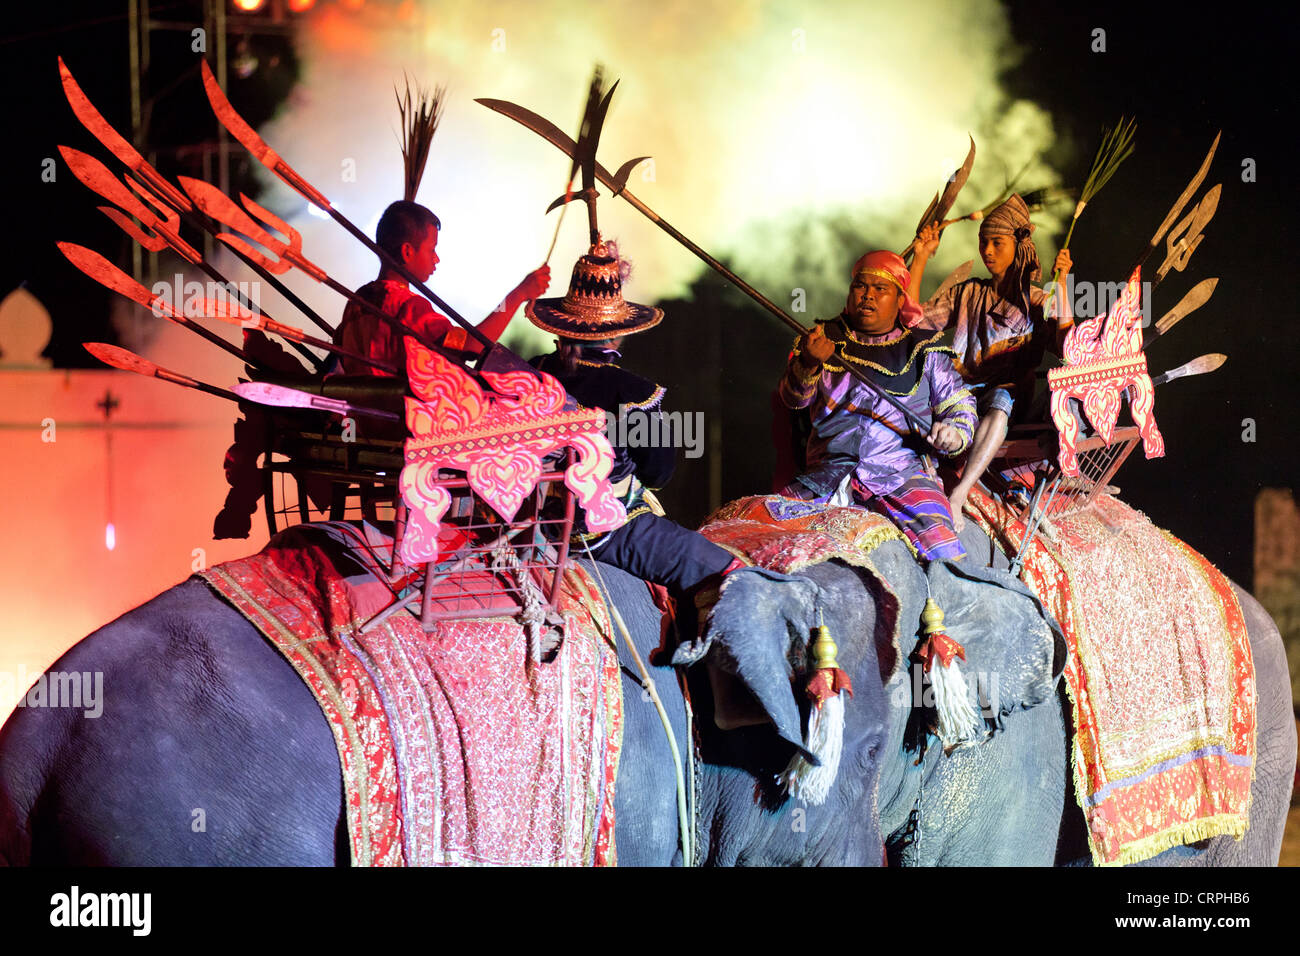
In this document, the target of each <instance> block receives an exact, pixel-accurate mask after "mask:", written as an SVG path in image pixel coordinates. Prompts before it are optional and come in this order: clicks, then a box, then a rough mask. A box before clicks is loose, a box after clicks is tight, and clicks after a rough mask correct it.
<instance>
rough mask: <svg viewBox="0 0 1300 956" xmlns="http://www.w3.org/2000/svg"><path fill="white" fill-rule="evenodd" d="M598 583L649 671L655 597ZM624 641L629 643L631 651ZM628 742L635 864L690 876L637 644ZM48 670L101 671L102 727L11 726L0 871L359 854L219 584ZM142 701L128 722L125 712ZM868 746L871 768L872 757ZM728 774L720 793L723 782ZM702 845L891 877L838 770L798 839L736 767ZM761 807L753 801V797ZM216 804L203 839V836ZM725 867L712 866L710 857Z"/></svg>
mask: <svg viewBox="0 0 1300 956" xmlns="http://www.w3.org/2000/svg"><path fill="white" fill-rule="evenodd" d="M600 572H601V578H602V579H603V581H604V582H605V584H606V585H607V587H608V589H609V595H610V597H611V599H612V600H613V602H614V603H615V606H616V607H617V608H618V609H619V612H620V614H621V616H622V618H623V619H624V621H625V622H626V624H627V627H628V629H629V632H630V634H631V635H633V637H634V640H635V641H636V644H637V647H638V651H639V653H640V655H641V656H642V658H643V659H645V658H647V657H650V656H652V655H653V654H654V652H655V651H656V648H657V647H658V645H659V643H660V640H661V629H660V611H659V609H658V607H657V606H656V605H655V604H654V603H653V601H652V600H651V596H650V593H649V591H648V589H647V588H646V586H645V584H644V582H642V581H640V580H639V579H637V578H633V577H631V576H630V575H627V574H625V573H623V572H622V571H619V570H618V569H616V568H613V567H611V566H608V565H605V566H602V567H601V569H600ZM620 643H621V642H620ZM620 663H621V665H622V671H623V673H624V675H625V678H624V697H625V702H626V703H625V709H624V721H625V723H624V744H623V752H622V757H621V760H620V772H619V777H618V784H617V789H616V794H615V821H616V822H615V841H616V845H617V848H618V860H619V863H620V864H622V865H645V866H648V865H656V866H666V865H673V864H681V863H682V862H683V860H682V851H681V848H680V846H679V834H678V811H677V792H676V787H675V782H674V774H673V770H672V763H671V753H670V749H669V745H668V740H667V735H666V733H665V731H664V728H663V726H662V724H661V722H660V719H659V717H658V714H657V712H656V710H655V708H654V707H653V706H652V705H651V704H650V703H649V702H648V701H647V699H646V698H645V697H644V696H643V695H642V688H641V686H640V685H639V683H638V682H637V679H636V678H634V677H632V676H627V675H634V674H635V673H636V672H635V670H634V668H633V661H632V658H631V656H630V655H629V652H628V650H627V648H626V647H620ZM876 666H877V665H876V662H875V660H874V658H873V657H870V656H867V657H864V658H863V659H862V661H861V662H860V670H861V673H856V672H855V673H854V674H853V678H854V680H855V682H856V683H857V684H858V685H859V686H860V688H861V690H860V691H859V693H858V694H857V696H855V698H854V700H853V703H852V705H851V707H850V714H849V721H848V723H849V728H850V730H849V733H848V734H846V748H845V749H846V759H847V760H848V761H850V762H852V763H854V764H856V765H861V766H864V767H872V766H874V764H875V760H874V748H875V746H876V744H877V741H878V740H879V739H880V726H879V721H877V722H875V723H872V722H871V721H869V720H867V719H866V715H868V714H876V715H878V716H881V715H883V713H884V704H883V688H882V687H881V686H880V683H879V680H878V679H876V680H875V686H874V687H873V686H872V680H871V679H869V678H870V677H871V676H872V674H873V672H874V671H875V669H876ZM50 670H51V672H58V673H68V672H100V673H102V674H103V687H104V706H103V713H102V715H100V716H99V717H98V718H96V719H87V718H85V717H84V716H83V713H82V711H81V710H77V709H72V708H53V707H51V708H41V707H26V708H21V709H19V710H16V711H15V712H14V714H13V715H12V716H11V717H10V719H9V720H8V722H7V723H6V724H5V726H4V727H3V729H0V862H3V863H6V864H10V865H72V866H81V865H114V866H116V865H196V866H204V865H224V864H239V865H301V866H329V865H335V864H340V865H343V864H347V863H348V862H349V861H350V848H349V841H348V836H347V826H346V811H345V808H344V794H343V783H342V775H341V772H340V768H339V757H338V751H337V749H336V746H335V742H334V738H333V736H332V733H331V731H330V728H329V725H328V724H327V722H326V720H325V718H324V715H323V714H322V712H321V710H320V707H319V705H318V704H317V702H316V699H315V698H314V697H313V695H312V693H311V692H310V690H309V689H308V688H307V686H306V685H305V684H304V683H303V682H302V680H301V679H300V678H299V676H298V674H297V673H296V672H295V671H294V670H293V668H292V666H291V665H290V664H289V663H288V662H287V661H286V660H285V659H284V658H283V657H282V656H281V655H280V653H279V652H278V651H277V650H275V649H274V648H273V647H272V646H271V645H270V644H269V643H268V642H267V641H266V639H265V638H264V637H263V636H262V634H261V633H260V632H259V631H258V630H257V629H256V628H255V627H254V626H253V625H252V624H251V623H249V622H248V621H247V620H246V619H245V618H244V617H243V616H242V615H241V614H240V613H239V612H238V611H237V610H235V609H234V608H233V607H232V606H231V605H229V604H227V603H226V602H225V601H224V600H223V599H221V598H220V597H218V596H217V594H216V593H215V592H214V591H212V590H211V589H210V588H209V587H208V586H207V585H206V584H205V583H204V582H202V581H201V580H199V579H191V580H188V581H186V582H183V583H181V584H178V585H176V586H175V587H173V588H171V589H169V590H167V591H165V592H163V593H162V594H160V595H159V596H157V597H155V598H154V599H153V600H151V601H149V602H147V603H145V604H143V605H141V606H140V607H138V608H136V609H135V610H133V611H130V612H128V613H127V614H125V615H123V616H122V617H120V618H118V619H117V620H116V621H113V622H112V623H110V624H108V625H106V626H105V627H103V628H100V629H99V630H97V631H95V632H94V633H92V634H90V635H89V636H88V637H86V638H85V639H83V640H82V641H81V642H79V643H78V644H76V645H75V646H73V647H72V648H71V649H70V650H69V651H67V652H66V653H65V654H64V655H63V656H62V657H61V658H60V659H59V660H58V661H56V662H55V664H53V665H52V666H51V668H50ZM655 671H656V673H655V684H656V687H657V690H658V693H659V695H660V696H661V698H662V700H663V702H664V705H665V709H666V712H667V714H668V715H669V718H670V723H671V726H672V729H673V732H674V735H675V739H676V744H677V748H678V750H679V752H680V753H682V754H689V753H690V748H689V746H688V740H687V733H686V717H685V708H684V703H683V693H682V690H681V688H680V687H679V685H678V682H677V680H676V677H675V674H674V671H673V669H672V668H671V667H670V666H668V665H660V666H658V667H656V669H655ZM115 701H123V702H126V706H121V705H117V704H115ZM747 742H748V745H747V747H746V748H745V749H746V752H747V754H748V758H747V759H749V761H750V762H751V763H753V764H754V765H770V766H774V767H775V766H777V765H778V764H780V765H784V763H786V762H787V761H788V760H789V757H790V752H791V750H792V749H793V747H794V745H793V744H790V743H787V742H784V741H781V740H780V739H778V738H777V737H776V736H775V735H774V734H772V733H770V732H762V733H758V734H749V735H747ZM858 750H862V751H863V752H862V753H861V754H859V753H858V752H857V751H858ZM715 778H716V779H715ZM698 781H699V787H698V789H699V792H700V810H699V814H698V818H699V820H700V821H701V822H700V827H699V829H700V830H701V831H702V832H705V833H725V834H727V837H726V839H725V841H723V843H724V844H725V852H726V854H727V856H728V860H729V861H731V862H734V861H744V862H748V863H754V864H759V865H784V864H790V863H802V862H810V861H811V862H818V863H826V864H839V865H861V864H869V863H879V862H880V860H881V854H880V847H881V845H882V838H881V835H880V834H879V832H878V831H875V830H872V829H862V828H859V827H856V826H850V821H857V820H861V819H866V818H867V817H868V816H869V815H870V814H869V804H870V802H871V800H872V799H873V798H874V781H873V779H872V777H871V776H870V775H869V774H840V775H839V776H838V778H837V782H836V787H835V789H834V792H833V793H832V795H831V798H830V799H829V800H828V801H827V805H826V806H825V807H823V808H817V810H816V812H810V813H809V814H808V817H807V819H806V820H800V825H799V826H785V825H783V824H782V823H780V822H778V820H777V818H779V817H781V816H786V817H789V816H792V815H794V814H793V809H794V808H787V809H785V810H779V811H778V812H777V813H776V814H775V816H774V815H773V814H772V813H771V812H770V811H769V810H768V809H766V808H765V807H761V806H757V805H755V804H754V802H753V800H752V791H753V787H754V783H755V782H754V780H753V779H746V780H744V781H742V780H740V779H732V777H731V773H730V770H729V768H719V769H718V771H717V772H716V773H714V772H713V771H712V770H711V768H709V767H708V766H707V765H705V766H703V767H701V768H700V773H699V775H698ZM746 794H748V795H750V799H744V796H745V795H746ZM194 808H203V811H204V819H205V826H204V832H202V833H195V832H194V831H193V829H192V827H191V823H192V820H193V817H192V813H193V811H194ZM710 862H711V861H710Z"/></svg>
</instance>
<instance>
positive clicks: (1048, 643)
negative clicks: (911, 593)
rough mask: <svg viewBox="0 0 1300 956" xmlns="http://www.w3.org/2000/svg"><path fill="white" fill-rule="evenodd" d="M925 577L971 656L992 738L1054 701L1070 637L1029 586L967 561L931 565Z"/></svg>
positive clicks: (977, 700) (971, 689) (969, 669)
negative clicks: (1025, 712) (1010, 718)
mask: <svg viewBox="0 0 1300 956" xmlns="http://www.w3.org/2000/svg"><path fill="white" fill-rule="evenodd" d="M927 577H928V578H929V587H930V596H931V597H932V598H934V600H935V601H936V602H937V603H938V604H939V606H940V608H942V609H943V613H944V630H945V631H947V632H948V634H949V635H950V636H951V637H952V638H953V639H954V640H956V641H957V642H959V643H960V644H961V645H962V646H963V647H964V648H965V650H966V661H965V663H964V664H963V665H962V670H963V673H964V676H965V678H966V681H967V685H968V686H967V690H968V693H970V694H972V695H973V696H974V704H975V708H976V710H977V711H979V712H980V714H981V715H982V716H983V717H984V718H985V720H986V722H988V721H991V722H992V728H993V729H992V730H991V731H990V733H995V732H996V731H999V730H1001V729H1002V728H1003V721H1004V718H1005V717H1006V716H1007V715H1009V714H1011V713H1012V712H1013V711H1015V710H1018V709H1027V708H1029V707H1034V706H1037V705H1038V704H1041V703H1044V702H1046V701H1049V700H1051V699H1052V698H1053V697H1054V696H1055V694H1056V683H1057V681H1058V680H1059V679H1060V677H1061V673H1062V672H1063V671H1064V669H1065V662H1066V658H1067V654H1068V651H1067V649H1066V644H1065V635H1064V633H1063V632H1062V631H1061V626H1060V624H1058V623H1057V621H1056V619H1055V618H1054V617H1053V616H1052V615H1051V613H1050V612H1049V611H1048V610H1047V609H1046V608H1045V607H1044V606H1043V604H1042V602H1041V601H1039V600H1038V598H1037V597H1035V596H1034V593H1033V592H1032V591H1030V590H1029V588H1028V587H1026V586H1025V585H1024V584H1023V583H1022V582H1021V581H1020V580H1019V579H1018V578H1016V577H1015V576H1014V575H1011V574H1009V573H1008V572H1006V571H999V570H996V569H993V568H981V567H978V566H976V565H975V564H974V563H973V562H970V561H961V562H953V561H934V562H931V564H930V567H929V569H928V571H927ZM986 726H987V724H986Z"/></svg>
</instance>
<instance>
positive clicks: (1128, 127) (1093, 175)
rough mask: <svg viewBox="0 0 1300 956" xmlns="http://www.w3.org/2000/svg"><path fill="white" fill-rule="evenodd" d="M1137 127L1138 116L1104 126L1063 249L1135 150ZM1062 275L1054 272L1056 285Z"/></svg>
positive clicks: (1121, 118)
mask: <svg viewBox="0 0 1300 956" xmlns="http://www.w3.org/2000/svg"><path fill="white" fill-rule="evenodd" d="M1136 128H1137V118H1136V117H1135V118H1133V119H1131V120H1128V121H1127V122H1126V121H1125V120H1124V117H1122V116H1121V117H1120V119H1119V124H1118V125H1117V126H1115V127H1113V128H1109V129H1105V130H1103V131H1102V134H1101V145H1100V146H1099V147H1098V148H1097V155H1096V156H1095V157H1094V158H1093V160H1092V171H1091V172H1089V173H1088V179H1087V181H1085V182H1084V184H1083V189H1082V190H1081V191H1080V193H1079V201H1078V203H1077V204H1076V205H1075V207H1074V218H1072V219H1071V220H1070V228H1069V230H1068V231H1067V232H1066V233H1065V242H1064V243H1062V244H1061V248H1062V249H1068V248H1069V247H1070V237H1071V236H1073V235H1074V224H1075V223H1076V222H1078V221H1079V217H1080V216H1082V215H1083V210H1084V209H1085V208H1086V207H1087V205H1088V203H1089V202H1091V201H1092V197H1093V196H1095V195H1097V193H1099V192H1101V187H1102V186H1105V185H1106V183H1108V182H1109V181H1110V177H1111V176H1113V175H1115V170H1117V169H1119V164H1120V163H1122V162H1124V160H1126V159H1128V157H1129V155H1130V154H1131V153H1132V152H1133V134H1134V131H1135V130H1136ZM1060 276H1061V273H1060V270H1057V271H1055V272H1053V273H1052V285H1053V286H1055V285H1056V280H1057V279H1059V278H1060Z"/></svg>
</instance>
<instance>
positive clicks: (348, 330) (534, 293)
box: [334, 199, 551, 375]
mask: <svg viewBox="0 0 1300 956" xmlns="http://www.w3.org/2000/svg"><path fill="white" fill-rule="evenodd" d="M440 228H441V223H440V222H439V221H438V217H437V216H435V215H434V214H433V212H432V211H431V210H429V209H427V208H425V207H424V206H421V205H420V204H419V203H414V202H409V201H407V200H404V199H402V200H398V201H397V202H395V203H393V204H392V205H391V206H389V207H388V208H387V209H385V210H384V214H383V216H381V217H380V219H379V226H378V228H377V229H376V230H375V241H376V242H377V243H378V244H379V246H380V248H382V249H383V250H384V251H386V252H387V253H388V254H389V255H391V256H392V257H393V258H394V259H396V260H397V261H398V262H401V263H402V264H403V265H404V266H405V267H406V268H407V269H408V270H409V271H410V272H411V273H412V274H413V275H414V276H415V277H416V278H417V279H419V280H420V281H421V282H427V281H428V279H429V276H431V275H433V271H434V269H436V268H437V266H438V253H437V246H438V230H439V229H440ZM550 282H551V269H550V266H542V267H541V268H540V269H535V270H533V271H532V272H530V273H529V274H528V275H526V276H525V277H524V279H523V281H522V282H520V283H519V285H518V286H516V287H515V289H514V290H513V291H512V292H511V293H510V294H509V295H508V296H506V298H505V301H504V302H503V303H502V304H501V307H500V308H499V309H498V310H497V311H495V312H493V313H492V314H491V315H489V316H488V317H487V318H486V319H484V320H483V321H482V322H481V323H480V324H479V326H478V328H479V331H481V332H482V333H483V334H484V335H486V336H487V337H488V338H489V339H491V340H492V341H493V342H495V341H497V339H499V338H500V337H501V334H502V333H503V332H505V330H506V326H508V325H509V324H510V319H511V318H512V317H513V316H514V314H515V312H516V311H517V310H518V308H519V306H520V305H522V304H523V303H524V302H525V301H527V300H529V299H536V298H539V297H540V296H541V295H542V294H543V293H545V292H546V289H547V287H548V286H549V285H550ZM357 295H359V296H361V297H362V298H363V299H365V300H366V301H367V302H369V303H370V304H371V305H374V306H376V307H378V308H380V309H382V310H383V311H385V312H387V313H388V314H389V315H391V316H394V317H395V318H396V319H397V320H398V321H399V322H401V323H402V325H404V326H405V327H406V328H408V329H411V330H412V332H414V333H423V334H424V335H425V336H426V337H428V338H429V339H430V340H431V341H433V342H441V343H442V344H444V345H446V346H447V347H448V348H452V349H457V350H462V351H466V352H468V353H470V354H471V355H477V354H478V352H479V351H480V346H479V344H478V342H477V341H476V340H474V339H472V338H470V337H469V336H468V335H467V334H466V332H465V330H464V329H462V328H460V327H459V326H453V325H452V323H451V321H450V320H449V319H448V318H446V317H445V316H442V315H439V314H438V313H437V312H435V311H434V310H433V306H432V305H430V304H429V301H428V300H427V299H425V298H424V297H423V296H419V295H416V294H415V293H414V292H412V291H411V289H410V287H409V286H408V285H407V282H406V279H404V278H403V277H402V276H401V275H400V274H399V273H398V272H397V271H396V270H395V269H392V268H390V267H389V266H388V265H387V264H386V263H384V264H381V266H380V269H379V278H377V279H375V280H374V281H373V282H368V283H366V284H365V285H363V286H362V287H361V288H360V289H358V290H357ZM402 338H403V336H401V335H399V334H398V332H397V331H396V330H395V329H394V328H393V327H392V326H391V325H389V324H388V323H387V322H384V321H383V320H382V319H380V318H378V317H377V316H374V315H371V314H370V313H368V312H366V311H365V310H364V309H362V308H361V307H360V306H358V305H357V304H356V303H354V302H349V303H348V305H347V308H346V309H344V311H343V321H342V322H341V323H340V324H339V327H338V328H337V329H336V330H335V332H334V342H335V344H337V345H340V346H342V347H343V348H346V349H348V350H350V351H352V352H356V353H358V354H360V355H365V356H368V357H369V358H373V359H375V360H377V361H380V362H387V363H388V364H390V365H393V366H396V367H397V368H403V369H404V368H405V367H406V347H405V344H404V343H403V342H402V341H401V339H402ZM338 371H339V373H340V374H343V375H387V374H388V373H387V372H382V371H380V370H378V369H376V368H373V367H372V366H370V365H366V364H365V363H363V362H358V361H356V360H355V359H350V358H347V357H346V356H344V357H343V358H342V359H341V360H340V362H339V369H338Z"/></svg>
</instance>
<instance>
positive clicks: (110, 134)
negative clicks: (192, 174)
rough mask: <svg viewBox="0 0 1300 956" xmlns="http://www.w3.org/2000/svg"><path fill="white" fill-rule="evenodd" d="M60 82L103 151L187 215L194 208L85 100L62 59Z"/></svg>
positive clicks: (79, 116) (60, 62) (74, 111)
mask: <svg viewBox="0 0 1300 956" xmlns="http://www.w3.org/2000/svg"><path fill="white" fill-rule="evenodd" d="M59 79H60V81H61V82H62V83H63V95H64V96H66V97H67V98H68V105H69V106H71V107H72V112H73V113H74V114H75V115H76V117H77V119H78V120H80V121H81V125H82V126H84V127H86V130H87V131H88V132H89V133H90V135H91V136H93V137H95V139H97V140H99V141H100V143H101V144H103V146H104V148H105V149H107V150H108V151H109V152H110V153H112V154H113V155H114V156H116V157H117V158H118V159H119V160H121V161H122V162H123V163H124V164H125V165H126V166H127V168H128V169H131V170H133V171H134V172H136V173H138V174H139V175H140V176H141V177H142V178H143V179H144V180H145V181H146V182H147V183H149V185H150V186H152V187H154V188H155V189H157V190H158V191H159V192H161V193H162V194H163V195H164V197H165V198H166V200H167V201H168V202H170V203H172V204H173V205H176V207H177V208H178V209H184V210H185V211H186V212H188V211H189V210H190V208H191V207H190V203H189V200H187V199H186V198H185V197H184V196H183V195H181V193H180V191H179V190H178V189H177V188H176V187H175V186H173V185H172V184H171V183H169V182H167V180H165V179H163V177H162V175H161V174H160V173H159V172H158V170H156V169H154V168H153V167H152V166H150V165H149V163H147V162H146V161H145V158H144V157H143V156H141V155H140V154H139V153H138V152H137V151H136V149H135V147H134V146H132V145H131V144H130V143H128V142H127V141H126V140H125V139H123V138H122V134H121V133H119V132H118V131H117V130H115V129H114V128H113V127H112V126H110V125H109V122H108V120H106V119H104V116H103V114H102V113H100V112H99V110H97V109H95V105H94V104H93V103H91V102H90V97H88V96H86V94H85V92H84V91H83V90H82V89H81V86H80V85H78V83H77V81H76V80H75V79H73V76H72V71H71V70H69V69H68V66H67V64H66V63H64V62H63V57H59Z"/></svg>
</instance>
